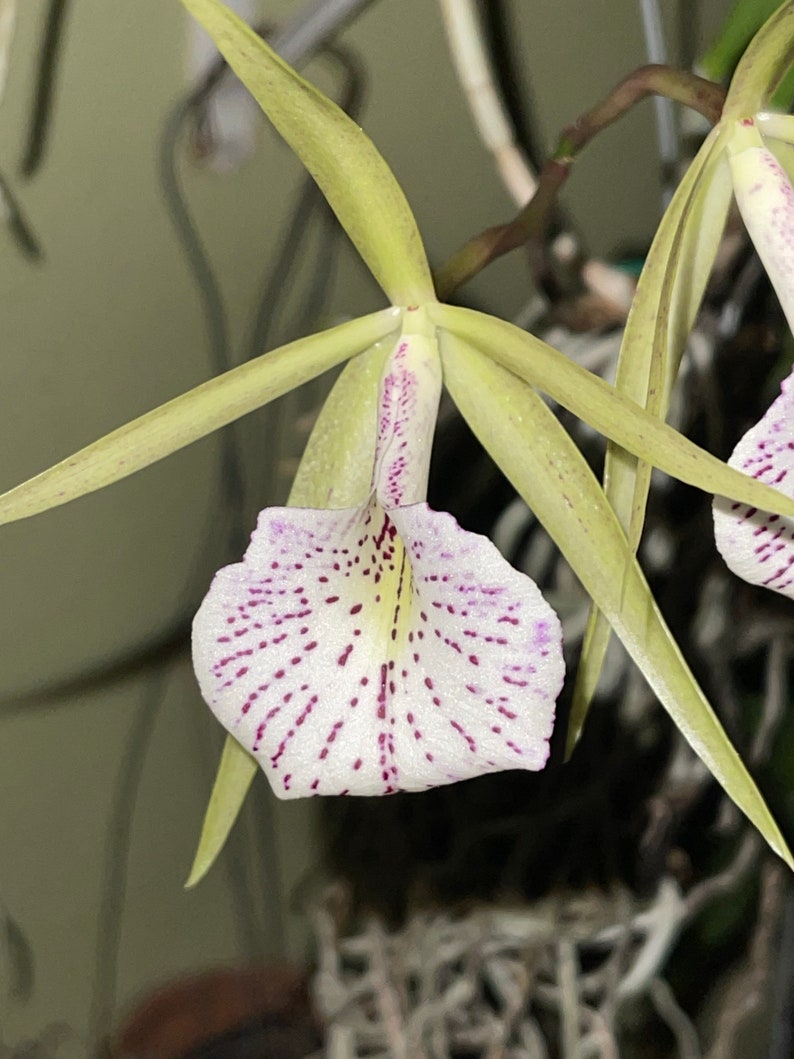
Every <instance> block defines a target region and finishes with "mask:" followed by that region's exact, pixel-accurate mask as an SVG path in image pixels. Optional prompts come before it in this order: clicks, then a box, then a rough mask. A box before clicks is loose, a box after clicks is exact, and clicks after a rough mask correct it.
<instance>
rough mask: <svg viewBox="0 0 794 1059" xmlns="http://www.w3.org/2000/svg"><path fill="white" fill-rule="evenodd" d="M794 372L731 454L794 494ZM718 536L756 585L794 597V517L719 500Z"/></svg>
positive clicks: (733, 565) (735, 463) (738, 569)
mask: <svg viewBox="0 0 794 1059" xmlns="http://www.w3.org/2000/svg"><path fill="white" fill-rule="evenodd" d="M793 379H794V376H789V378H788V379H786V380H785V382H784V383H783V385H782V387H781V393H780V396H779V397H778V398H777V399H776V400H775V401H774V402H773V404H772V405H771V407H770V408H769V410H768V411H767V412H766V414H765V415H764V417H763V418H762V419H761V420H760V421H759V422H758V423H756V425H755V426H754V427H752V428H751V429H750V430H748V432H747V433H746V434H745V435H744V437H743V438H742V440H741V441H740V442H739V444H738V445H737V446H736V448H735V449H734V451H733V454H732V455H731V458H730V459H729V460H728V463H729V464H730V465H731V467H736V468H737V469H738V470H740V471H744V472H745V473H746V474H749V475H752V477H753V478H757V479H758V480H759V481H761V482H764V483H765V484H766V485H771V486H773V487H774V488H776V489H779V490H780V491H781V492H782V493H785V494H786V496H789V497H794V398H793V397H792V389H794V382H793V381H792V380H793ZM714 536H715V539H716V542H717V548H718V549H719V551H720V554H721V555H722V557H723V559H724V560H725V562H726V563H727V565H728V567H729V568H730V569H731V570H732V571H733V572H734V573H735V574H737V575H738V576H739V577H742V578H744V580H745V581H749V582H750V583H751V584H753V585H762V586H763V587H764V588H770V589H772V590H773V591H774V592H780V593H782V594H783V595H784V596H788V597H789V598H791V599H794V520H792V519H789V518H783V517H781V516H780V515H771V514H769V513H768V512H766V511H758V510H757V509H756V508H751V507H747V505H746V504H738V503H736V502H734V501H731V500H726V499H725V498H724V497H718V498H717V500H715V502H714Z"/></svg>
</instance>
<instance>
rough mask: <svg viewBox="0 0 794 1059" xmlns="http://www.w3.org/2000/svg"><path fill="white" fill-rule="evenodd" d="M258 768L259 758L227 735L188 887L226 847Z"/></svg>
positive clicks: (201, 875) (187, 883) (204, 872)
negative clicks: (257, 760)
mask: <svg viewBox="0 0 794 1059" xmlns="http://www.w3.org/2000/svg"><path fill="white" fill-rule="evenodd" d="M256 770H257V764H256V761H254V759H253V758H252V757H251V755H250V754H249V753H248V751H247V750H243V748H242V747H241V746H240V744H239V743H238V742H237V740H236V739H232V737H231V736H230V735H227V737H226V742H225V743H224V745H223V754H222V755H221V763H220V765H219V766H218V774H217V776H216V777H215V783H214V785H213V788H212V794H211V795H210V803H209V805H208V806H207V812H206V814H205V816H204V823H203V824H202V827H201V838H200V839H199V844H198V849H197V850H196V856H195V858H194V859H193V866H192V867H191V869H190V875H189V876H188V880H187V882H186V883H185V887H186V888H187V889H189V888H190V887H191V886H195V885H196V883H198V882H201V880H202V879H203V878H204V876H205V875H206V874H207V872H208V871H209V870H210V868H211V867H212V865H213V863H214V861H215V858H216V857H217V856H218V854H219V853H220V851H221V850H222V849H223V847H224V844H225V842H226V839H227V838H228V837H229V832H230V831H231V829H232V825H233V824H234V821H235V820H236V819H237V814H238V813H239V812H240V807H241V806H242V804H243V802H244V801H245V796H246V794H248V788H249V787H250V786H251V781H252V780H253V778H254V775H255V773H256Z"/></svg>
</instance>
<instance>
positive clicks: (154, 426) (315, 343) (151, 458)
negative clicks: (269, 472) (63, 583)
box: [0, 309, 401, 525]
mask: <svg viewBox="0 0 794 1059" xmlns="http://www.w3.org/2000/svg"><path fill="white" fill-rule="evenodd" d="M400 318H401V314H400V312H399V311H398V310H396V309H382V310H381V311H380V312H377V313H372V314H371V315H370V316H362V317H360V318H359V319H357V320H350V321H348V322H347V323H344V324H341V325H340V326H339V327H334V328H331V330H329V331H322V332H321V333H320V334H317V335H310V336H309V337H308V338H301V339H299V340H298V341H297V342H290V343H289V345H286V346H282V347H281V348H280V349H277V350H274V351H273V352H272V353H266V354H264V355H263V356H261V357H257V358H256V360H252V361H249V362H248V363H247V364H242V365H241V366H240V367H239V368H233V369H232V370H231V371H227V372H226V373H225V374H224V375H219V376H218V377H217V378H214V379H210V380H209V381H208V382H205V383H202V384H201V386H197V387H196V388H195V389H193V390H189V391H188V392H187V393H184V394H182V395H181V396H180V397H175V398H174V399H173V400H172V401H168V402H167V403H166V404H163V405H160V407H159V408H155V409H154V411H152V412H147V413H146V414H145V415H142V416H140V417H139V418H138V419H133V420H132V422H130V423H127V425H126V426H123V427H120V428H119V429H118V430H114V431H113V432H112V433H111V434H107V435H105V437H103V438H101V439H100V440H99V441H95V442H94V443H93V444H92V445H88V446H87V447H86V448H84V449H80V451H79V452H77V453H75V454H74V455H73V456H70V457H69V458H68V459H66V460H63V461H62V462H61V463H57V464H55V466H54V467H50V469H49V470H47V471H43V472H42V473H41V474H39V475H37V476H36V477H35V478H31V479H30V480H29V481H27V482H23V483H22V484H21V485H18V486H16V487H15V488H14V489H11V490H9V492H7V493H3V494H2V495H0V525H3V524H5V523H6V522H14V521H15V520H17V519H21V518H28V517H29V516H30V515H36V514H38V513H39V512H41V511H47V510H48V509H49V508H52V507H58V505H59V504H65V503H67V502H68V501H69V500H75V499H76V498H77V497H79V496H84V495H85V494H86V493H91V492H94V490H96V489H102V488H103V487H104V486H106V485H111V484H112V483H113V482H117V481H119V480H120V479H121V478H126V477H127V475H130V474H134V473H135V471H140V470H141V469H142V468H144V467H148V466H149V464H151V463H156V462H157V460H161V459H163V457H164V456H170V455H171V453H172V452H176V451H177V450H178V449H182V448H184V447H185V446H186V445H190V444H191V443H192V442H194V441H198V439H199V438H203V437H206V435H207V434H211V433H212V432H213V431H214V430H218V428H219V427H224V426H226V425H227V423H231V422H233V420H235V419H239V418H240V417H241V416H244V415H247V414H248V413H249V412H253V411H254V410H255V409H256V408H260V407H261V406H262V405H265V404H267V403H268V401H272V400H274V399H275V398H276V397H280V396H281V395H282V394H284V393H287V392H288V391H289V390H294V389H295V387H297V386H302V385H303V383H305V382H308V381H309V379H313V378H315V376H317V375H320V374H321V373H322V372H324V371H328V369H329V368H333V367H335V366H336V365H337V364H339V363H340V362H341V361H343V360H347V358H348V357H351V356H353V355H354V354H356V353H360V352H361V351H362V350H363V349H366V348H367V347H368V346H371V345H372V344H373V342H377V341H378V340H380V339H381V338H384V337H385V336H386V335H387V334H389V333H390V332H391V331H394V330H395V329H396V328H398V327H399V324H400Z"/></svg>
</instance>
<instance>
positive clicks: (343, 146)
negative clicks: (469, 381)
mask: <svg viewBox="0 0 794 1059" xmlns="http://www.w3.org/2000/svg"><path fill="white" fill-rule="evenodd" d="M182 3H183V4H184V6H185V7H186V8H187V9H188V11H189V12H190V13H191V14H192V15H193V16H194V17H195V18H196V19H197V20H198V21H199V22H200V23H201V24H202V26H204V28H205V29H206V31H207V32H208V33H209V35H210V36H211V37H212V38H213V40H214V41H215V44H216V45H217V47H218V50H219V51H220V52H221V54H222V55H223V57H224V58H225V59H226V61H227V62H228V63H229V66H231V68H232V69H233V70H234V72H235V73H236V74H237V76H238V77H239V78H240V80H241V81H242V82H243V84H244V85H245V86H246V88H247V89H248V90H249V91H250V92H251V94H252V95H253V96H254V98H255V99H256V101H257V103H259V105H260V107H261V108H262V110H264V112H265V114H267V116H268V118H269V119H270V120H271V121H272V123H273V125H274V126H275V127H276V129H277V130H278V131H279V133H280V134H281V135H282V136H283V137H284V139H285V140H286V141H287V143H288V144H289V146H290V147H291V148H292V150H293V151H294V152H295V154H297V156H298V157H299V158H300V160H301V162H303V164H304V165H305V166H306V168H307V169H308V170H309V172H310V173H311V175H312V176H313V177H314V179H315V180H316V181H317V184H318V185H319V187H320V190H321V191H322V193H323V194H324V195H325V197H326V199H327V200H328V203H329V205H330V206H331V209H332V210H333V211H334V213H335V214H336V216H337V217H338V218H339V221H340V223H341V225H342V227H343V228H344V229H345V231H346V232H347V234H348V235H349V236H350V238H351V239H352V241H353V243H354V244H355V246H356V248H357V250H358V252H359V253H360V254H361V256H362V257H363V258H364V261H365V262H366V263H367V265H368V267H369V269H370V271H371V272H372V274H373V276H374V277H375V279H376V280H377V281H378V283H379V284H380V285H381V287H382V288H383V290H384V291H385V292H386V294H387V295H388V297H389V299H390V300H391V301H392V302H393V303H394V304H395V305H420V304H423V303H424V302H427V301H431V300H433V299H434V298H435V292H434V289H433V281H432V279H431V276H430V269H429V266H428V264H427V258H426V256H425V251H424V247H423V246H422V240H421V237H420V235H419V230H418V228H417V226H416V221H415V220H414V216H413V214H412V213H411V209H410V207H409V205H408V202H407V201H406V198H405V195H404V194H403V191H402V188H401V187H400V185H399V184H398V183H397V181H396V179H395V177H394V174H393V173H392V171H391V169H389V167H388V165H387V164H386V162H385V161H384V159H383V157H382V156H381V154H380V153H379V152H378V150H377V149H376V148H375V146H374V144H373V143H372V141H371V140H370V139H369V138H368V137H367V136H366V135H365V133H364V132H363V131H362V130H361V129H360V128H359V126H358V125H356V123H355V122H354V121H352V120H351V119H350V118H349V117H348V116H347V115H346V114H345V113H344V111H342V110H341V109H340V108H339V107H338V106H337V105H336V104H335V103H333V102H332V101H331V100H330V99H328V98H327V97H326V96H324V95H323V94H322V92H319V91H318V90H317V89H316V88H315V87H314V86H313V85H311V84H309V82H308V81H305V80H304V79H303V78H302V77H300V76H299V75H298V74H297V73H296V72H295V71H294V70H293V69H292V67H290V66H288V65H287V64H286V63H285V62H284V61H283V60H282V59H280V58H279V56H278V55H276V53H275V52H274V51H273V50H272V49H271V48H270V47H268V45H267V44H265V42H264V41H263V40H262V39H261V37H259V36H258V35H257V34H256V33H254V31H253V30H252V29H251V28H250V27H249V26H247V25H246V24H245V22H243V21H242V20H241V19H239V18H238V17H237V16H236V15H235V14H234V13H233V12H231V11H230V10H229V9H228V8H227V7H224V6H223V4H221V3H220V2H219V0H182Z"/></svg>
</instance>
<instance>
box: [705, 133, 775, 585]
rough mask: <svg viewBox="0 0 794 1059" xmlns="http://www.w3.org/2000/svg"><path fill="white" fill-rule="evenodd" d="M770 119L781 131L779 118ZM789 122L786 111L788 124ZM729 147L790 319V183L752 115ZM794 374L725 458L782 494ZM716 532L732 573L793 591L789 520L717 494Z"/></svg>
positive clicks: (759, 246)
mask: <svg viewBox="0 0 794 1059" xmlns="http://www.w3.org/2000/svg"><path fill="white" fill-rule="evenodd" d="M770 120H772V121H773V122H774V126H773V127H777V128H778V130H780V131H784V129H785V126H784V125H782V124H781V121H780V119H779V118H777V119H770ZM791 123H792V119H788V122H787V123H786V124H787V125H788V128H789V129H791ZM792 131H794V130H792ZM728 151H729V156H730V163H731V172H732V176H733V186H734V190H735V193H736V202H737V204H738V206H739V211H740V212H741V215H742V218H743V220H744V223H745V226H746V227H747V231H748V232H749V234H750V238H751V239H752V241H753V244H754V245H755V249H756V251H757V253H758V256H759V257H760V258H761V262H762V263H763V265H764V268H765V269H766V272H767V275H768V276H769V279H770V281H771V283H772V286H773V287H774V289H775V292H776V293H777V296H778V299H779V300H780V304H781V306H782V308H783V312H784V313H785V316H786V319H787V320H788V323H789V326H790V327H792V326H794V187H792V184H791V180H790V178H789V176H788V174H787V173H786V171H785V169H784V168H783V166H782V165H781V164H780V162H779V161H778V159H777V158H776V157H775V155H774V154H773V152H772V151H771V150H770V148H769V147H768V146H767V145H766V143H765V142H764V140H763V138H762V136H761V133H760V131H759V128H758V125H757V124H756V122H755V121H753V120H752V119H751V118H747V119H745V120H744V121H743V122H741V123H739V124H738V125H737V127H736V131H735V133H734V135H733V137H732V138H731V140H730V142H729V147H728ZM793 375H794V373H793ZM793 375H789V377H788V378H787V379H785V380H784V382H783V384H782V387H781V393H780V396H779V397H777V398H776V399H775V401H773V403H772V405H771V406H770V408H769V409H768V411H767V412H766V413H765V415H764V416H763V417H762V418H761V419H760V420H759V422H758V423H756V425H755V426H754V427H752V428H751V429H750V430H749V431H748V432H747V433H746V434H745V435H744V437H743V438H742V439H741V441H740V442H739V444H738V445H737V446H736V448H735V449H734V451H733V453H732V454H731V457H730V459H729V461H728V462H729V463H730V465H731V466H733V467H737V468H739V469H740V470H742V471H745V473H747V474H751V475H752V476H753V477H754V478H756V479H758V480H759V481H763V482H766V483H768V484H769V485H772V486H774V487H775V488H776V489H780V490H781V491H782V492H784V493H785V494H786V495H787V496H794V389H793V388H792V387H793V386H794V382H793ZM714 533H715V538H716V541H717V547H718V548H719V551H720V553H721V555H722V556H723V558H724V559H725V562H726V563H727V565H728V566H729V567H730V569H731V570H732V571H733V572H734V573H735V574H737V575H738V576H739V577H742V578H744V580H745V581H749V582H750V583H751V584H754V585H762V586H763V587H764V588H769V589H772V590H773V591H775V592H780V593H782V594H783V595H785V596H788V597H789V598H791V599H794V520H792V519H790V518H784V517H781V516H780V515H778V514H774V513H770V512H768V511H761V510H758V509H757V508H755V507H748V506H747V505H744V504H739V503H737V502H735V501H734V502H731V501H728V500H726V499H724V498H719V499H717V500H716V501H715V503H714Z"/></svg>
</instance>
